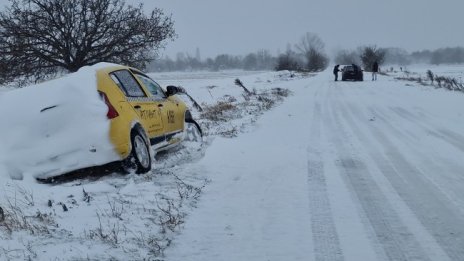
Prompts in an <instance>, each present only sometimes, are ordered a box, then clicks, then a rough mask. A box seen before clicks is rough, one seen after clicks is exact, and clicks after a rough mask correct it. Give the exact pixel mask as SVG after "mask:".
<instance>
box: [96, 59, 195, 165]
mask: <svg viewBox="0 0 464 261" xmlns="http://www.w3.org/2000/svg"><path fill="white" fill-rule="evenodd" d="M96 74H97V75H96V76H97V88H98V92H99V94H100V96H101V97H102V99H103V100H104V101H105V103H106V105H107V106H108V112H107V117H108V119H110V140H111V142H112V143H113V145H114V149H115V150H116V152H117V153H118V154H119V155H120V157H121V159H124V164H125V166H127V167H132V168H135V169H136V172H137V173H145V172H147V171H149V170H150V169H151V165H152V160H153V155H152V151H151V149H150V147H151V146H152V148H153V149H154V150H155V152H156V151H160V150H164V149H168V148H170V147H172V146H174V145H176V144H178V143H180V142H181V141H182V139H183V135H184V127H185V126H184V125H185V123H186V122H194V121H193V119H192V116H191V113H190V112H189V110H188V109H187V106H186V104H185V103H184V102H183V101H182V100H181V99H179V98H178V97H176V96H174V95H175V94H177V93H182V92H184V90H183V88H180V87H175V86H168V87H167V89H166V91H164V90H163V89H162V88H161V86H160V85H159V84H158V83H156V82H155V81H153V80H152V79H151V78H150V77H148V76H147V75H146V74H144V73H143V72H141V71H139V70H137V69H134V68H130V67H126V66H119V65H114V66H109V67H105V68H102V69H99V70H97V72H96ZM150 145H151V146H150Z"/></svg>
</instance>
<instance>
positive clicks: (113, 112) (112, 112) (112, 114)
mask: <svg viewBox="0 0 464 261" xmlns="http://www.w3.org/2000/svg"><path fill="white" fill-rule="evenodd" d="M98 93H99V94H100V97H101V98H102V100H104V101H105V103H106V106H108V112H107V113H106V117H108V119H114V118H116V117H118V116H119V113H118V112H117V111H116V109H115V108H114V107H113V105H112V104H111V102H110V100H109V99H108V96H106V93H104V92H101V91H98Z"/></svg>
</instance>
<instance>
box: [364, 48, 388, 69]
mask: <svg viewBox="0 0 464 261" xmlns="http://www.w3.org/2000/svg"><path fill="white" fill-rule="evenodd" d="M360 53H361V62H362V63H363V66H364V69H365V70H366V71H370V70H372V65H374V63H375V62H377V63H378V64H379V65H381V64H383V62H384V61H385V54H386V51H385V50H384V49H381V48H378V47H377V46H375V45H370V46H364V47H360Z"/></svg>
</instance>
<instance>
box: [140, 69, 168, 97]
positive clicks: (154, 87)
mask: <svg viewBox="0 0 464 261" xmlns="http://www.w3.org/2000/svg"><path fill="white" fill-rule="evenodd" d="M135 75H136V76H137V78H139V79H140V81H141V82H142V83H143V85H145V87H147V88H148V90H149V91H150V93H151V94H152V95H153V96H154V97H155V98H156V99H166V97H167V96H166V94H165V93H164V91H163V89H162V88H161V86H160V85H159V84H158V83H156V82H155V81H153V80H152V79H151V78H150V77H148V76H146V75H143V74H139V73H136V74H135Z"/></svg>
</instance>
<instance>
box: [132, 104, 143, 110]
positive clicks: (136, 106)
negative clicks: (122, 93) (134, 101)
mask: <svg viewBox="0 0 464 261" xmlns="http://www.w3.org/2000/svg"><path fill="white" fill-rule="evenodd" d="M141 108H142V107H140V105H135V106H134V109H137V110H140V109H141Z"/></svg>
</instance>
